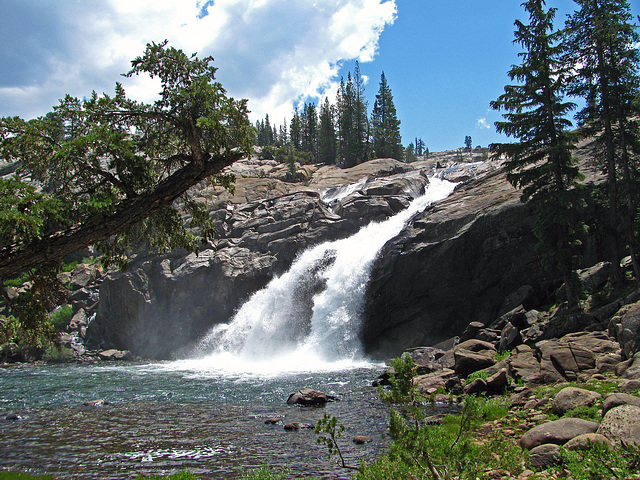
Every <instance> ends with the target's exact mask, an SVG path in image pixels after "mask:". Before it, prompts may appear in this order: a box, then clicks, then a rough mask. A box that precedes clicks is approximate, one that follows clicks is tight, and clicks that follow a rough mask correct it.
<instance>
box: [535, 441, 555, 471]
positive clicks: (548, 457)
mask: <svg viewBox="0 0 640 480" xmlns="http://www.w3.org/2000/svg"><path fill="white" fill-rule="evenodd" d="M529 456H530V459H531V466H532V467H536V468H546V467H551V466H553V465H556V464H558V463H560V447H559V446H558V445H555V444H553V443H546V444H544V445H539V446H537V447H535V448H532V449H531V451H530V452H529Z"/></svg>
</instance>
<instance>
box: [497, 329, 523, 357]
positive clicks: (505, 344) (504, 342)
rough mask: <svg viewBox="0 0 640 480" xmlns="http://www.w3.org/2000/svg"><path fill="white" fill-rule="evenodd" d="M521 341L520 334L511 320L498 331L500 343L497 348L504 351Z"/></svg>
mask: <svg viewBox="0 0 640 480" xmlns="http://www.w3.org/2000/svg"><path fill="white" fill-rule="evenodd" d="M521 343H522V335H520V330H518V329H517V328H516V327H515V326H514V325H513V324H512V323H511V322H507V323H506V324H505V326H504V327H503V328H502V331H501V332H500V343H499V345H498V350H500V351H501V352H506V351H507V350H511V349H513V348H515V347H516V346H518V345H520V344H521Z"/></svg>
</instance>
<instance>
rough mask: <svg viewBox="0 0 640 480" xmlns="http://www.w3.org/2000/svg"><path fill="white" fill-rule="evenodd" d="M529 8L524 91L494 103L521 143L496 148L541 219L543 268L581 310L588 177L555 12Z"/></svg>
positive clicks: (517, 88)
mask: <svg viewBox="0 0 640 480" xmlns="http://www.w3.org/2000/svg"><path fill="white" fill-rule="evenodd" d="M523 6H524V8H525V10H526V11H527V12H528V13H529V21H530V23H529V24H528V25H526V24H524V23H522V22H521V21H519V20H518V21H516V22H515V24H516V27H517V30H516V31H515V43H518V44H520V45H521V46H522V47H523V48H524V52H522V53H520V54H519V55H520V57H521V58H522V64H521V65H514V66H513V67H512V68H511V70H510V71H509V72H508V74H509V77H510V78H511V80H516V81H517V82H518V83H517V84H515V85H507V86H505V88H504V90H505V93H504V94H502V95H501V96H500V97H499V98H498V99H497V100H495V101H493V102H491V106H492V108H494V109H496V110H504V111H505V113H504V114H503V116H504V119H505V120H504V121H501V122H496V128H497V130H498V132H500V133H505V134H507V135H508V136H510V137H513V138H515V139H517V142H515V143H503V144H494V145H492V148H493V150H494V151H495V152H496V153H497V154H499V155H505V156H506V162H505V168H506V170H507V179H508V180H509V182H510V183H511V184H512V185H513V186H515V187H517V188H522V189H523V190H522V196H521V200H522V201H523V202H529V203H530V204H531V205H532V206H533V208H534V209H535V211H536V212H537V221H536V231H535V233H536V236H537V238H538V247H539V248H540V249H541V251H542V253H543V261H544V262H545V263H546V265H547V266H548V267H550V268H554V269H557V270H558V271H559V273H560V274H561V275H562V277H563V279H564V282H565V291H566V294H567V300H568V303H569V305H571V306H575V305H576V304H577V292H576V287H577V285H576V275H575V273H574V270H573V265H572V243H573V241H574V234H575V232H576V231H578V230H579V228H578V227H579V226H580V224H579V222H578V221H577V220H576V218H575V216H574V212H575V210H576V209H577V208H579V206H580V199H579V198H576V196H577V193H578V192H579V189H578V188H577V185H576V183H577V180H578V179H579V178H580V173H579V171H578V168H577V167H576V166H575V164H574V161H573V158H572V155H571V150H572V149H573V148H574V146H573V143H572V140H571V137H570V135H569V133H568V128H569V127H570V126H571V122H570V120H568V119H567V118H566V116H567V114H568V113H569V112H570V111H571V110H572V109H573V108H574V105H573V104H572V103H568V102H566V101H564V93H565V92H564V89H565V84H564V82H565V78H566V73H567V72H566V71H564V66H563V63H562V61H561V56H562V54H563V53H564V46H563V45H562V44H561V43H560V42H559V35H558V32H557V31H554V29H553V18H554V16H555V9H553V8H552V9H549V10H547V11H545V10H544V8H545V2H544V0H528V1H527V2H525V3H524V4H523Z"/></svg>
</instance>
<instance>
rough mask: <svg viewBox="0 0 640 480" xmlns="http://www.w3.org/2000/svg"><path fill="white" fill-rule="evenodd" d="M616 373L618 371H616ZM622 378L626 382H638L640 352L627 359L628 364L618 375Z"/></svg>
mask: <svg viewBox="0 0 640 480" xmlns="http://www.w3.org/2000/svg"><path fill="white" fill-rule="evenodd" d="M616 373H618V370H616ZM620 376H621V377H622V378H625V379H627V380H640V352H637V353H635V354H634V355H633V357H632V358H630V359H629V364H628V366H626V368H624V371H623V372H622V373H621V374H620Z"/></svg>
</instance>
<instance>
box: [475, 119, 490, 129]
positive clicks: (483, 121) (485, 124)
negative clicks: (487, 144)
mask: <svg viewBox="0 0 640 480" xmlns="http://www.w3.org/2000/svg"><path fill="white" fill-rule="evenodd" d="M476 127H478V128H482V129H486V130H489V129H490V128H491V124H490V123H489V122H488V121H487V119H486V118H479V119H478V121H477V122H476Z"/></svg>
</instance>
